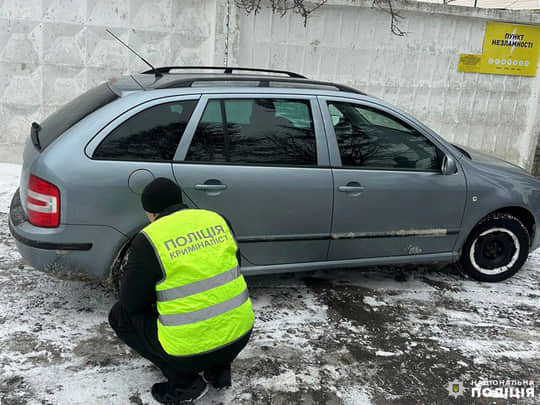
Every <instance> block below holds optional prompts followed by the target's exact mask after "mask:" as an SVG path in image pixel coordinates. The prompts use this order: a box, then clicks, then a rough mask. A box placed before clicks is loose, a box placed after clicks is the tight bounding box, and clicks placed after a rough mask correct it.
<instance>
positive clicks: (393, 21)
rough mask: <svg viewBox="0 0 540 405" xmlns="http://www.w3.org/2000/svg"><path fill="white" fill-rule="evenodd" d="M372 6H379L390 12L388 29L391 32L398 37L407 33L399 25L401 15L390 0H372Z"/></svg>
mask: <svg viewBox="0 0 540 405" xmlns="http://www.w3.org/2000/svg"><path fill="white" fill-rule="evenodd" d="M373 7H377V8H380V9H381V10H384V11H386V12H387V13H388V14H390V31H392V34H394V35H397V36H399V37H402V36H404V35H407V33H406V32H405V31H403V30H402V29H401V28H400V27H399V24H400V22H401V21H402V20H403V16H402V15H401V14H399V13H398V12H397V11H396V10H395V9H394V7H393V5H392V0H373Z"/></svg>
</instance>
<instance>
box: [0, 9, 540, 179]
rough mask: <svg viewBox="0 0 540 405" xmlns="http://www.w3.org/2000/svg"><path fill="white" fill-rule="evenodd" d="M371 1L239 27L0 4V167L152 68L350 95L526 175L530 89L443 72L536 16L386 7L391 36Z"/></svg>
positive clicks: (505, 79)
mask: <svg viewBox="0 0 540 405" xmlns="http://www.w3.org/2000/svg"><path fill="white" fill-rule="evenodd" d="M371 5H372V1H371V0H329V1H328V5H327V6H325V7H324V8H322V9H320V10H318V11H317V12H316V13H315V14H314V15H313V16H312V17H311V18H310V20H309V21H308V25H307V27H304V25H303V20H302V18H301V17H300V16H299V15H296V14H289V15H287V16H285V17H283V18H281V17H280V16H279V15H273V14H272V13H271V11H269V10H267V9H263V10H262V11H261V12H260V13H259V14H257V15H256V16H253V15H250V16H246V15H245V13H243V12H241V11H239V10H237V9H235V7H234V2H233V1H232V0H229V1H228V0H152V1H150V0H9V1H4V2H1V1H0V93H1V94H2V97H1V99H0V161H9V162H20V161H21V152H22V145H23V143H24V141H25V139H26V137H27V136H28V133H29V128H30V123H31V122H32V121H34V120H36V121H40V120H43V119H44V118H45V117H46V116H47V115H49V114H50V113H51V112H52V111H54V110H55V109H56V108H58V107H59V106H61V105H62V104H64V103H65V102H67V101H69V100H70V99H72V98H74V97H75V96H77V95H79V94H80V93H82V92H83V91H85V90H86V89H88V88H90V87H92V86H94V85H96V84H98V83H100V82H103V81H105V80H107V79H108V78H110V77H112V76H117V75H121V74H126V73H131V72H138V71H142V70H146V69H147V67H146V65H144V64H143V63H142V62H141V61H140V60H139V59H137V58H136V57H135V56H134V55H132V54H131V53H130V52H129V51H128V50H127V49H125V48H124V47H122V45H120V44H119V43H118V42H116V41H115V40H114V39H113V38H112V37H110V36H109V35H108V34H107V33H106V32H105V28H110V29H112V30H113V31H114V32H116V33H117V34H118V35H119V36H120V38H122V39H123V40H124V41H126V42H128V43H129V44H130V45H131V46H133V47H134V48H135V49H136V50H137V51H139V52H140V53H141V54H142V55H144V56H145V57H146V58H147V59H148V60H150V61H151V62H152V63H153V64H155V65H171V64H175V65H178V64H189V65H194V64H195V65H197V64H210V65H213V64H217V65H222V64H223V63H224V61H225V60H228V62H229V65H231V66H234V65H244V66H251V67H273V68H279V69H287V70H292V71H298V72H300V73H303V74H305V75H306V76H308V77H311V78H315V79H322V80H332V81H337V82H340V83H344V84H348V85H352V86H353V87H356V88H358V89H360V90H362V91H365V92H367V93H370V94H372V95H375V96H378V97H381V98H383V99H385V100H386V101H388V102H390V103H393V104H395V105H397V106H399V107H400V108H402V109H404V110H406V111H408V112H410V113H412V114H413V115H415V116H416V117H418V118H419V119H421V120H422V121H424V122H425V123H426V124H428V125H429V126H431V127H432V128H433V129H435V130H436V131H438V132H439V133H440V134H441V135H442V136H444V137H445V138H446V139H448V140H450V141H453V142H457V143H461V144H465V145H470V146H473V147H476V148H479V149H482V150H484V151H487V152H491V153H494V154H495V155H498V156H500V157H502V158H505V159H507V160H510V161H512V162H514V163H516V164H519V165H521V166H522V167H525V168H527V169H528V170H532V166H533V161H534V151H535V147H536V142H537V139H538V133H539V132H540V109H539V102H538V95H539V94H540V79H537V78H529V77H511V76H495V75H482V74H473V73H459V72H457V63H458V58H459V54H460V53H480V52H481V50H482V41H483V37H484V30H485V24H486V22H487V21H488V20H498V21H505V22H517V23H521V24H535V25H538V24H540V14H539V13H538V12H536V11H530V10H527V11H502V10H483V9H472V8H464V7H450V6H443V5H438V4H429V3H414V2H410V3H407V2H400V1H398V2H397V5H398V8H399V11H400V13H401V14H402V15H403V17H405V19H404V20H403V22H402V24H401V27H402V28H403V29H404V30H405V31H407V32H408V35H407V36H405V37H397V36H394V35H392V34H391V33H390V30H389V25H390V19H389V16H388V14H387V13H385V12H384V11H381V10H376V9H373V8H372V7H371Z"/></svg>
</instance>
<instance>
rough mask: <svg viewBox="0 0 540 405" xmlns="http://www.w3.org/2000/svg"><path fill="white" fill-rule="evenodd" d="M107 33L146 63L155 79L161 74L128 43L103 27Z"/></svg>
mask: <svg viewBox="0 0 540 405" xmlns="http://www.w3.org/2000/svg"><path fill="white" fill-rule="evenodd" d="M105 31H107V32H108V33H109V34H111V35H112V36H113V37H114V38H115V39H116V40H118V41H119V42H120V43H121V44H122V45H124V46H125V47H126V48H127V49H129V50H130V51H131V52H133V53H134V54H135V55H137V56H138V57H139V58H140V59H141V60H142V61H143V62H144V63H146V64H147V65H148V66H150V68H151V69H152V71H153V72H154V75H155V76H156V79H158V78H160V77H162V76H163V74H162V73H160V72H159V71H158V70H157V69H156V68H155V67H154V66H152V64H151V63H150V62H148V61H147V60H146V59H144V58H143V57H142V56H141V55H139V54H138V53H137V52H135V51H134V50H133V49H132V48H131V47H130V46H129V45H128V44H126V43H125V42H124V41H122V40H121V39H120V38H118V37H117V36H116V35H114V34H113V33H112V32H111V30H109V29H108V28H106V29H105Z"/></svg>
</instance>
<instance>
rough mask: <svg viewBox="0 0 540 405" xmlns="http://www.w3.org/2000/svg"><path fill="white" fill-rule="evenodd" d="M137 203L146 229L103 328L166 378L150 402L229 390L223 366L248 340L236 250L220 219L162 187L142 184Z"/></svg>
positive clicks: (162, 183)
mask: <svg viewBox="0 0 540 405" xmlns="http://www.w3.org/2000/svg"><path fill="white" fill-rule="evenodd" d="M141 200H142V206H143V208H144V210H145V211H146V215H147V216H148V219H149V220H150V224H149V225H148V226H146V227H145V228H144V229H143V230H142V231H141V232H140V233H139V234H138V235H137V236H136V237H135V238H134V240H133V243H132V245H131V248H130V251H129V254H128V258H127V263H126V265H125V275H124V277H123V280H122V283H121V286H120V301H119V302H117V303H116V304H115V305H114V306H113V308H112V309H111V312H110V314H109V323H110V324H111V327H112V328H113V329H114V331H115V332H116V334H117V335H118V337H119V338H120V339H122V340H123V341H124V342H125V343H126V344H127V345H128V346H130V347H131V348H133V349H134V350H135V351H137V352H138V353H139V354H140V355H141V356H143V357H145V358H147V359H148V360H150V361H151V362H152V363H154V364H155V365H156V366H157V367H159V368H160V369H161V371H162V372H163V374H164V375H165V377H166V378H167V382H162V383H157V384H154V385H153V386H152V396H153V397H154V398H155V399H156V400H157V401H159V402H161V403H166V404H182V403H190V402H193V401H195V400H196V399H198V398H200V397H202V396H203V395H204V394H205V393H206V392H207V389H208V388H207V384H210V385H212V386H213V387H215V388H218V389H220V388H226V387H229V386H230V385H231V362H232V361H233V360H234V359H235V358H236V356H237V355H238V353H240V351H241V350H242V349H243V348H244V347H245V345H246V344H247V342H248V340H249V336H250V334H251V329H252V327H253V322H254V316H253V310H252V307H251V301H250V299H249V295H248V290H247V286H246V282H245V280H244V278H243V276H242V275H241V274H240V271H239V254H238V247H237V245H236V242H235V239H234V237H233V234H232V231H231V229H230V227H229V226H228V223H227V222H226V220H225V219H224V218H222V217H221V216H220V215H218V214H217V213H215V212H211V211H206V210H200V209H187V207H186V206H184V205H183V204H182V193H181V190H180V188H179V187H178V186H177V185H176V184H175V183H174V182H172V181H170V180H168V179H165V178H158V179H156V180H154V181H153V182H151V183H150V184H148V185H147V186H146V187H145V189H144V191H143V194H142V197H141Z"/></svg>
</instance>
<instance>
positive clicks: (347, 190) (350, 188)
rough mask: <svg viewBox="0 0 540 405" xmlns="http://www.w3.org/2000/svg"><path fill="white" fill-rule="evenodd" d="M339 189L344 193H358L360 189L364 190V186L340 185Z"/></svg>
mask: <svg viewBox="0 0 540 405" xmlns="http://www.w3.org/2000/svg"><path fill="white" fill-rule="evenodd" d="M338 190H339V191H341V192H342V193H355V192H356V193H358V192H360V191H364V187H362V186H339V187H338Z"/></svg>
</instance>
